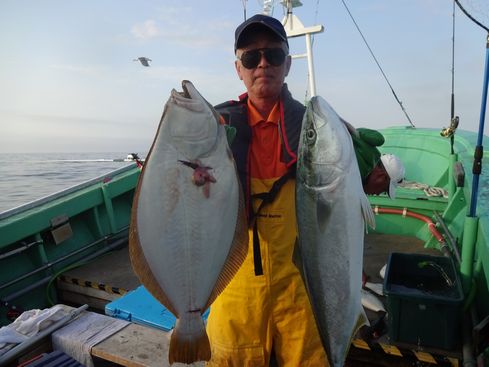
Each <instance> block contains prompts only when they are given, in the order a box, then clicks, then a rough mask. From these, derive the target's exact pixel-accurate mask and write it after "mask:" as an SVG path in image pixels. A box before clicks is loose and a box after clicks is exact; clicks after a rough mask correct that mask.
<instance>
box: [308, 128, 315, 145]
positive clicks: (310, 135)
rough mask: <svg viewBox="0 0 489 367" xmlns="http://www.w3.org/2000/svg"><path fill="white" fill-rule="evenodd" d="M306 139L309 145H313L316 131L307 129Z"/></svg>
mask: <svg viewBox="0 0 489 367" xmlns="http://www.w3.org/2000/svg"><path fill="white" fill-rule="evenodd" d="M306 139H307V141H308V142H309V143H314V141H316V131H314V129H307V131H306Z"/></svg>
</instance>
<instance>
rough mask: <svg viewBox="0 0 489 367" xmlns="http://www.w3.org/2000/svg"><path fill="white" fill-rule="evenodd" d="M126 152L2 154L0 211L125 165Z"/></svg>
mask: <svg viewBox="0 0 489 367" xmlns="http://www.w3.org/2000/svg"><path fill="white" fill-rule="evenodd" d="M129 153H130V152H100V153H96V152H94V153H65V152H62V153H4V154H3V162H2V164H1V165H0V213H1V212H4V211H6V210H10V209H13V208H16V207H18V206H21V205H24V204H27V203H29V202H31V201H34V200H37V199H40V198H42V197H45V196H48V195H51V194H54V193H56V192H59V191H62V190H64V189H67V188H69V187H72V186H75V185H78V184H81V183H83V182H86V181H89V180H91V179H93V178H96V177H99V176H101V175H104V174H106V173H108V172H111V171H113V170H116V169H118V168H121V167H123V166H127V165H129V164H131V162H130V161H124V159H126V158H127V156H128V154H129ZM138 155H139V157H140V158H144V156H145V155H141V154H139V153H138Z"/></svg>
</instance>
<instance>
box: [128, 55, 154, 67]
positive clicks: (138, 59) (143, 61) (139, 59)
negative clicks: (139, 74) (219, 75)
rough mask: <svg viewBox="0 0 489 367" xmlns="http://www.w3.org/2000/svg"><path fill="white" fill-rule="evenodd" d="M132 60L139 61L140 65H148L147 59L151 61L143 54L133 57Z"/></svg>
mask: <svg viewBox="0 0 489 367" xmlns="http://www.w3.org/2000/svg"><path fill="white" fill-rule="evenodd" d="M132 61H139V62H140V63H141V65H143V66H149V61H152V60H151V59H149V58H147V57H144V56H143V57H138V58H137V59H134V60H132Z"/></svg>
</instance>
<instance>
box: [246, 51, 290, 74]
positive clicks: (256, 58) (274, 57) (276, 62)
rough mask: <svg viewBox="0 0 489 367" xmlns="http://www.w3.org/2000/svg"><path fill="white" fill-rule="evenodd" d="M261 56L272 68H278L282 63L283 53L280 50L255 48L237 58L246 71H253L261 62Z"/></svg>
mask: <svg viewBox="0 0 489 367" xmlns="http://www.w3.org/2000/svg"><path fill="white" fill-rule="evenodd" d="M262 55H263V56H264V57H265V60H266V61H267V62H268V63H269V64H270V65H272V66H280V65H282V64H283V63H284V61H285V57H286V56H287V55H286V54H285V51H284V50H283V49H281V48H278V47H277V48H257V49H255V50H250V51H245V52H243V53H242V54H241V57H238V59H239V60H241V64H242V65H243V66H244V67H245V68H246V69H254V68H256V67H257V66H258V64H259V63H260V61H261V57H262Z"/></svg>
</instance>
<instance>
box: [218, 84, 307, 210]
mask: <svg viewBox="0 0 489 367" xmlns="http://www.w3.org/2000/svg"><path fill="white" fill-rule="evenodd" d="M280 98H281V101H282V103H281V110H280V115H281V116H280V123H279V133H280V138H281V139H280V140H281V143H282V152H281V160H282V161H283V162H284V163H285V164H286V165H287V167H288V169H289V172H288V174H289V175H290V176H294V175H295V163H296V162H297V148H298V146H299V138H300V133H301V128H302V118H303V116H304V112H305V110H306V108H305V106H304V105H303V104H302V103H300V102H298V101H296V100H295V99H293V98H292V95H291V94H290V92H289V90H288V89H287V85H286V84H284V86H283V88H282V92H281V95H280ZM247 102H248V94H247V93H244V94H242V95H241V96H239V100H238V101H228V102H224V103H221V104H219V105H217V106H215V107H214V108H215V109H216V111H217V112H218V113H219V114H220V115H221V116H222V117H223V119H224V123H225V124H227V125H229V126H232V127H234V128H235V129H236V137H235V138H234V140H233V142H232V144H231V151H232V152H233V156H234V160H235V162H236V167H237V170H238V175H239V179H240V181H241V185H242V187H243V192H244V194H245V200H246V201H245V202H246V209H247V213H248V219H251V218H252V215H253V213H252V210H251V190H250V167H249V150H250V143H251V128H250V126H249V125H248V107H247Z"/></svg>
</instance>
